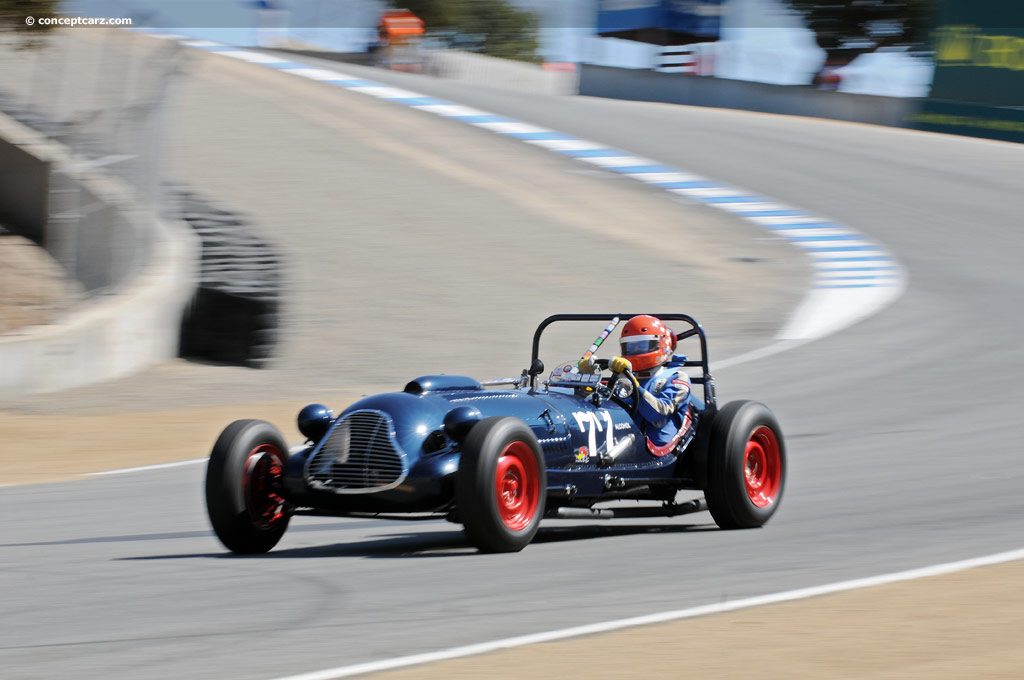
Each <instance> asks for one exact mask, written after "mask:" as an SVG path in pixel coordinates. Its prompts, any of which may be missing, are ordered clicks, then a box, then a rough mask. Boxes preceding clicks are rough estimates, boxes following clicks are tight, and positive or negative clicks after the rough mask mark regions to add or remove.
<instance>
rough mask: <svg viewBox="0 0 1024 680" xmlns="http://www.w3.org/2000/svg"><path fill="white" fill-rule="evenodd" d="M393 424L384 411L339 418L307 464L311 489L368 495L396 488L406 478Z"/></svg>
mask: <svg viewBox="0 0 1024 680" xmlns="http://www.w3.org/2000/svg"><path fill="white" fill-rule="evenodd" d="M406 472H407V471H406V469H405V455H404V453H403V452H402V449H401V448H400V447H399V446H398V442H397V441H396V440H395V425H394V423H393V422H392V420H391V417H390V416H389V415H388V414H386V413H384V412H383V411H376V410H363V411H353V412H352V413H348V414H346V415H344V416H342V417H341V418H340V419H339V420H338V422H337V423H335V425H334V426H333V427H332V428H331V431H330V432H328V434H327V437H326V438H325V439H324V441H323V443H322V444H321V445H320V448H319V449H318V450H317V451H316V452H315V453H314V454H313V455H312V456H311V457H310V459H309V462H308V463H307V464H306V478H307V480H308V481H309V484H310V486H313V487H316V488H320V489H327V490H330V491H334V492H336V493H369V492H373V491H382V490H384V489H390V488H392V487H395V486H398V484H400V483H401V481H402V480H403V479H405V475H406Z"/></svg>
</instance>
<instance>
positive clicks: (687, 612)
mask: <svg viewBox="0 0 1024 680" xmlns="http://www.w3.org/2000/svg"><path fill="white" fill-rule="evenodd" d="M1022 559H1024V549H1021V550H1011V551H1009V552H1003V553H996V554H995V555H986V556H984V557H975V558H972V559H968V560H960V561H959V562H947V563H945V564H937V565H934V566H931V567H922V568H920V569H910V570H909V571H897V572H894V573H891V574H881V575H879V576H869V577H867V578H858V579H853V580H852V581H839V582H838V583H828V584H825V585H821V586H812V587H810V588H798V589H797V590H786V591H783V592H781V593H772V594H769V595H758V596H756V597H748V598H744V599H742V600H732V601H728V602H717V603H715V604H708V605H703V606H700V607H690V608H688V609H675V610H673V611H667V612H659V613H657V614H648V615H646V616H634V617H632V618H628V619H618V620H615V621H604V622H602V623H593V624H588V625H585V626H574V627H572V628H563V629H561V630H552V631H547V632H545V633H533V634H531V635H520V636H517V637H510V638H503V639H501V640H492V641H490V642H481V643H479V644H475V645H465V646H462V647H452V648H450V649H442V650H439V651H436V652H426V653H423V654H413V655H411V656H400V657H398V658H395V659H386V660H383V661H370V662H367V663H360V664H354V665H351V666H338V667H337V668H328V669H326V670H322V671H313V672H311V673H301V674H299V675H289V676H287V677H282V678H275V679H274V680H334V679H335V678H347V677H351V676H353V675H362V674H364V673H376V672H379V671H386V670H391V669H394V668H403V667H406V666H415V665H419V664H424V663H431V662H434V661H443V660H445V659H457V658H461V657H466V656H475V655H477V654H486V653H488V652H495V651H498V650H501V649H509V648H511V647H523V646H525V645H534V644H538V643H542V642H553V641H555V640H564V639H566V638H574V637H580V636H583V635H594V634H595V633H607V632H610V631H614V630H620V629H623V628H632V627H635V626H648V625H651V624H654V623H665V622H667V621H678V620H680V619H692V618H695V617H698V616H708V615H709V614H722V613H725V612H731V611H736V610H738V609H748V608H750V607H760V606H763V605H767V604H778V603H779V602H791V601H793V600H804V599H807V598H810V597H818V596H819V595H830V594H833V593H841V592H844V591H848V590H858V589H861V588H870V587H873V586H881V585H885V584H887V583H898V582H900V581H912V580H915V579H920V578H927V577H929V576H940V575H942V574H951V573H954V572H958V571H964V570H966V569H974V568H976V567H985V566H990V565H993V564H1001V563H1004V562H1014V561H1017V560H1022Z"/></svg>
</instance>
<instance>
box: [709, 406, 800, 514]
mask: <svg viewBox="0 0 1024 680" xmlns="http://www.w3.org/2000/svg"><path fill="white" fill-rule="evenodd" d="M707 466H708V469H707V472H708V474H707V488H706V489H705V498H706V500H707V504H708V510H710V511H711V516H712V517H713V518H714V520H715V523H716V524H718V526H719V527H721V528H723V529H751V528H754V527H759V526H762V525H763V524H764V523H765V522H767V521H768V520H769V519H770V518H771V516H772V515H773V514H775V511H776V509H777V508H778V506H779V501H781V500H782V492H783V488H784V487H785V482H786V447H785V443H784V441H783V438H782V430H781V428H780V427H779V423H778V420H776V418H775V415H774V414H773V413H772V412H771V411H770V410H769V409H768V407H767V406H765V405H764V404H759V403H757V402H754V401H735V402H732V403H730V404H726V406H725V407H724V408H722V409H721V410H720V411H719V412H718V413H717V414H715V417H714V420H713V421H712V423H711V440H710V447H709V451H708V463H707Z"/></svg>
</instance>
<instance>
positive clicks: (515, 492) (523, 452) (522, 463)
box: [494, 441, 540, 531]
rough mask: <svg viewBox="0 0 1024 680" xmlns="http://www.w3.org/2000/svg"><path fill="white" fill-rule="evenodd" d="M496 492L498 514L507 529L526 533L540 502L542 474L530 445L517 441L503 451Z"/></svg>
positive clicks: (496, 476)
mask: <svg viewBox="0 0 1024 680" xmlns="http://www.w3.org/2000/svg"><path fill="white" fill-rule="evenodd" d="M494 493H495V498H496V499H497V501H498V515H499V516H500V517H501V521H502V523H504V525H505V526H506V527H508V528H509V529H511V530H512V531H522V530H523V529H525V528H526V527H528V526H529V525H530V522H532V521H533V516H534V514H535V513H536V512H537V503H538V501H539V500H540V474H539V472H538V470H537V459H536V458H535V457H534V455H533V449H531V448H530V446H529V445H528V444H527V443H526V442H522V441H514V442H512V443H511V444H509V445H508V446H506V447H505V450H504V451H502V452H501V456H499V458H498V469H497V472H496V473H495V475H494Z"/></svg>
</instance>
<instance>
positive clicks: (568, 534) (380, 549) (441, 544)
mask: <svg viewBox="0 0 1024 680" xmlns="http://www.w3.org/2000/svg"><path fill="white" fill-rule="evenodd" d="M717 530H718V529H717V527H715V525H714V524H664V525H658V524H634V525H607V524H602V525H598V526H595V525H592V524H587V525H568V526H548V527H541V529H540V531H538V532H537V536H536V537H535V538H534V539H533V543H534V544H547V543H552V544H556V543H565V542H568V541H586V540H594V539H601V538H614V537H620V536H635V535H640V534H681V533H694V532H702V531H717ZM285 540H287V539H285ZM478 554H479V552H478V551H477V549H476V548H474V547H473V546H472V545H470V544H469V542H468V541H467V540H466V538H465V536H464V535H463V533H462V532H461V531H460V530H458V529H456V528H455V527H453V528H452V529H450V530H447V531H418V532H408V533H395V534H378V535H377V536H374V537H373V538H371V539H369V540H359V541H354V542H350V543H334V544H329V545H317V546H306V547H301V548H279V549H276V550H272V551H271V552H269V553H265V554H262V555H235V554H232V553H229V552H221V553H190V554H176V555H142V556H138V557H122V558H119V559H122V560H163V559H186V558H201V557H216V558H225V559H282V558H317V557H365V558H371V559H395V558H409V557H464V556H467V555H478Z"/></svg>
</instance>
